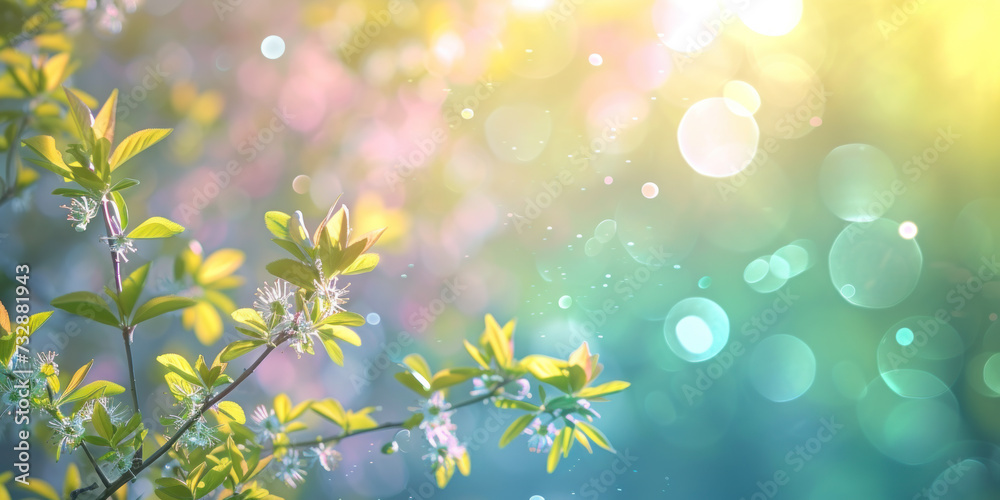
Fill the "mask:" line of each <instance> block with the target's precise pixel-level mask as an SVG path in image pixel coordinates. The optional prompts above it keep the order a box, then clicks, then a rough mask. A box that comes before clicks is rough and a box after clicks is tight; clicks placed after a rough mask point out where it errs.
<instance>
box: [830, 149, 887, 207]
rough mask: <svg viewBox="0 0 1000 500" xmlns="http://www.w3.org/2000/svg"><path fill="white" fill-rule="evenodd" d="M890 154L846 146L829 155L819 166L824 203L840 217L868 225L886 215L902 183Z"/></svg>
mask: <svg viewBox="0 0 1000 500" xmlns="http://www.w3.org/2000/svg"><path fill="white" fill-rule="evenodd" d="M900 182H901V181H899V180H898V179H897V178H896V168H895V167H894V166H893V163H892V160H891V159H890V158H889V156H888V155H886V154H885V153H883V152H882V151H881V150H879V149H878V148H876V147H874V146H869V145H867V144H846V145H843V146H839V147H837V148H835V149H834V150H833V151H831V152H830V154H828V155H826V158H825V159H824V160H823V164H822V166H820V173H819V186H820V195H821V197H822V198H823V203H824V204H825V205H826V207H827V208H828V209H829V210H830V212H833V214H834V215H836V216H837V217H839V218H841V219H843V220H846V221H851V222H867V221H873V220H875V219H878V218H879V217H881V216H882V215H884V214H885V212H886V211H887V210H889V208H890V207H892V205H893V203H894V202H895V200H896V197H897V196H898V194H896V193H893V188H894V187H895V188H896V192H897V193H898V192H899V188H900V184H899V183H900Z"/></svg>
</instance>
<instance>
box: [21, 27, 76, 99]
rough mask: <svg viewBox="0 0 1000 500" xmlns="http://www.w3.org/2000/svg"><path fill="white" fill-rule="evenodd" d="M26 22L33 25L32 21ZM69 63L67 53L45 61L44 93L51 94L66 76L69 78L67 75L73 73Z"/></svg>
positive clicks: (43, 75) (43, 66)
mask: <svg viewBox="0 0 1000 500" xmlns="http://www.w3.org/2000/svg"><path fill="white" fill-rule="evenodd" d="M28 22H29V23H32V24H33V21H28ZM35 26H37V25H35ZM26 27H27V26H26ZM69 61H70V59H69V53H68V52H63V53H61V54H56V55H54V56H52V57H50V58H49V60H48V61H45V64H44V65H42V77H43V78H42V82H41V83H42V88H44V89H45V91H46V92H52V91H53V90H55V89H56V87H58V86H59V84H60V83H62V82H63V80H65V79H66V77H67V76H69V73H72V72H73V70H72V69H69V68H70V64H69ZM67 69H69V71H67Z"/></svg>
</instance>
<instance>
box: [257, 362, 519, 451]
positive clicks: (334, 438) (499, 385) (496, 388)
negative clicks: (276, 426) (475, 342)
mask: <svg viewBox="0 0 1000 500" xmlns="http://www.w3.org/2000/svg"><path fill="white" fill-rule="evenodd" d="M508 383H510V380H507V379H504V380H502V381H500V382H497V383H496V385H494V386H493V389H491V390H490V392H488V393H486V394H482V395H479V396H476V397H474V398H471V399H468V400H466V401H463V402H461V403H457V404H454V405H452V406H451V408H450V409H451V410H457V409H459V408H462V407H464V406H469V405H473V404H476V403H479V402H482V401H486V400H487V399H490V398H492V397H493V396H496V395H497V393H499V392H500V389H503V386H505V385H507V384H508ZM404 424H405V422H387V423H384V424H381V425H378V426H376V427H369V428H368V429H361V430H358V431H354V432H342V433H340V434H337V435H335V436H329V437H325V438H318V439H314V440H312V441H296V442H292V443H287V444H279V445H277V446H275V447H274V448H301V447H306V446H316V445H317V444H320V443H338V442H340V441H342V440H344V439H346V438H349V437H352V436H357V435H359V434H365V433H368V432H375V431H381V430H385V429H395V428H401V427H403V425H404ZM272 451H273V448H272Z"/></svg>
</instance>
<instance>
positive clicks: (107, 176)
mask: <svg viewBox="0 0 1000 500" xmlns="http://www.w3.org/2000/svg"><path fill="white" fill-rule="evenodd" d="M110 151H111V143H110V142H108V140H107V139H105V138H103V137H102V138H100V139H97V140H95V141H94V152H93V154H92V155H91V158H92V160H93V163H94V171H95V172H96V173H97V176H98V177H100V178H101V180H103V181H104V182H109V181H110V180H111V167H110V166H109V165H108V153H109V152H110Z"/></svg>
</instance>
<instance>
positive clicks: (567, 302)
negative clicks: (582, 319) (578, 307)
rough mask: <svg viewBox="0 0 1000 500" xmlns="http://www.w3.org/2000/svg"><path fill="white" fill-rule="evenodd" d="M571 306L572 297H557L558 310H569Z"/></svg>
mask: <svg viewBox="0 0 1000 500" xmlns="http://www.w3.org/2000/svg"><path fill="white" fill-rule="evenodd" d="M572 306H573V297H570V296H569V295H563V296H562V297H559V308H560V309H569V308H570V307H572Z"/></svg>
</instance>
